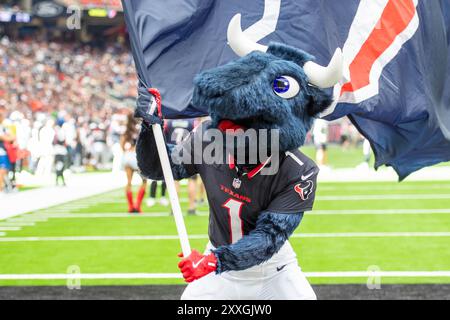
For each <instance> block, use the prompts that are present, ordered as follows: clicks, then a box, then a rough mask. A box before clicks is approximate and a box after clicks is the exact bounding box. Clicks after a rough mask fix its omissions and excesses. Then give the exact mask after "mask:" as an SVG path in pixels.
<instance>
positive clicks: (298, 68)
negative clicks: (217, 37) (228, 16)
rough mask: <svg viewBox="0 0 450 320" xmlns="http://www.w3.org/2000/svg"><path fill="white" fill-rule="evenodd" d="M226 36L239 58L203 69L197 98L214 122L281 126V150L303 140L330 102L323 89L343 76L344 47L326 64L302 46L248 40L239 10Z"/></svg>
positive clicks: (214, 124)
mask: <svg viewBox="0 0 450 320" xmlns="http://www.w3.org/2000/svg"><path fill="white" fill-rule="evenodd" d="M228 41H229V44H230V46H231V48H232V49H233V50H234V51H235V52H236V54H238V55H239V56H241V59H239V60H237V61H234V62H231V63H229V64H227V65H224V66H221V67H218V68H215V69H212V70H209V71H206V72H203V73H201V74H199V75H198V76H197V77H196V78H195V80H194V84H195V90H194V96H193V104H194V105H197V106H202V107H208V108H209V113H210V116H211V118H212V122H213V126H220V125H221V123H223V122H226V123H230V122H232V123H234V124H237V125H239V126H241V127H244V128H252V129H278V130H279V134H280V149H281V151H288V150H293V149H296V148H298V147H300V146H302V145H303V144H304V141H305V137H306V134H307V132H308V131H309V129H310V128H311V126H312V123H313V121H314V117H315V116H316V115H318V114H319V113H320V112H322V111H324V110H325V109H326V108H328V107H329V106H330V104H331V102H332V97H331V94H330V93H328V92H327V91H325V90H324V89H326V88H330V87H333V86H334V85H335V84H336V83H337V82H338V81H339V80H340V79H341V77H342V65H343V63H342V52H341V51H340V49H338V50H337V51H336V53H335V55H334V56H333V59H332V60H331V62H330V64H329V66H328V67H322V66H319V65H318V64H316V63H314V62H313V59H314V58H313V57H312V56H311V55H309V54H307V53H305V52H303V51H301V50H299V49H296V48H293V47H290V46H287V45H283V44H278V43H271V44H270V45H269V47H266V46H262V45H260V44H258V43H254V42H252V41H250V40H249V39H248V38H247V37H246V36H245V34H244V33H243V32H242V29H241V16H240V15H236V16H235V17H234V18H233V19H232V20H231V22H230V25H229V28H228Z"/></svg>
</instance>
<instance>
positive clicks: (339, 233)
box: [0, 182, 450, 286]
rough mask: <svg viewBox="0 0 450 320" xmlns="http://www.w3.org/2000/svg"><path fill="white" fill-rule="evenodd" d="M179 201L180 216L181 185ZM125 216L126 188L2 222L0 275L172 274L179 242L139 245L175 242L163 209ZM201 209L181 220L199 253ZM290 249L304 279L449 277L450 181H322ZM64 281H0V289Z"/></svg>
mask: <svg viewBox="0 0 450 320" xmlns="http://www.w3.org/2000/svg"><path fill="white" fill-rule="evenodd" d="M180 197H181V199H182V207H183V209H184V210H186V205H187V203H186V198H187V195H186V192H185V188H184V187H183V188H182V192H181V195H180ZM125 210H126V202H125V197H124V194H123V191H122V190H116V191H113V192H109V193H106V194H103V195H100V196H96V197H92V198H86V199H83V200H79V201H75V202H71V203H67V204H65V205H62V206H58V207H53V208H49V209H46V210H42V211H38V212H34V213H30V214H26V215H23V216H21V217H18V218H12V219H9V220H7V221H1V222H0V234H1V232H4V233H5V234H4V235H3V236H0V278H1V276H2V275H17V274H23V275H29V274H66V273H67V270H68V268H69V267H70V266H77V268H79V269H80V270H81V272H82V273H83V274H117V273H126V274H135V273H145V274H148V273H150V274H155V273H157V274H176V273H177V272H178V269H177V262H178V258H177V257H176V255H177V253H178V252H179V251H180V247H179V242H178V240H177V239H176V237H173V238H170V239H163V238H161V237H156V238H150V239H149V238H146V239H142V237H143V236H176V234H177V233H176V228H175V224H174V221H173V218H172V217H171V216H169V215H168V212H169V209H168V208H167V207H163V206H161V205H156V206H154V207H152V208H147V207H145V213H146V214H145V215H141V216H136V215H128V214H125ZM207 211H208V207H207V206H206V205H203V206H201V207H200V208H199V213H200V215H199V216H195V217H193V216H188V217H186V225H187V229H188V233H189V235H194V238H195V239H192V240H191V245H192V247H193V248H197V249H199V250H202V249H203V248H204V246H205V245H206V243H207V239H206V234H207V226H208V217H207ZM21 223H24V224H26V225H22V226H20V225H21ZM8 224H9V225H10V226H11V225H16V226H18V227H16V228H17V230H11V231H1V228H2V227H3V228H4V227H5V226H8ZM33 224H34V225H33ZM124 236H137V238H131V239H130V238H123V237H124ZM55 237H56V238H55ZM80 237H91V238H87V239H86V238H80ZM92 237H110V238H106V239H105V238H92ZM50 240H56V241H50ZM99 240H101V241H99ZM291 243H292V245H293V247H294V249H295V251H296V252H297V254H298V257H299V261H300V264H301V266H302V268H303V270H304V271H305V272H307V273H316V272H317V273H321V272H347V271H352V272H359V271H367V270H368V268H374V269H376V270H381V271H409V272H414V271H427V272H433V271H450V250H449V248H450V182H403V183H400V184H399V183H380V182H378V183H321V184H319V188H318V195H317V200H316V205H315V209H314V211H313V212H311V213H308V214H306V215H305V217H304V220H303V222H302V224H301V226H300V227H299V229H298V230H297V231H296V232H295V236H294V237H293V238H292V239H291ZM413 275H414V274H413ZM13 278H14V277H13ZM69 281H70V280H69ZM310 281H311V282H312V283H313V284H344V283H355V284H364V283H366V282H367V277H339V276H333V277H324V276H323V275H319V276H318V277H311V278H310ZM66 283H67V280H17V279H8V280H0V286H13V285H65V284H66ZM182 283H183V282H182V280H181V279H176V278H169V279H160V278H158V279H108V280H104V279H95V280H82V284H83V285H138V284H182ZM382 283H385V284H388V283H394V284H404V283H408V284H409V283H411V284H417V283H450V277H447V276H445V277H424V276H409V277H386V278H382Z"/></svg>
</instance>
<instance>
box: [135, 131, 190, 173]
mask: <svg viewBox="0 0 450 320" xmlns="http://www.w3.org/2000/svg"><path fill="white" fill-rule="evenodd" d="M173 148H174V145H171V144H167V151H168V153H169V155H170V154H171V151H172V149H173ZM136 156H137V161H138V167H139V170H140V173H141V175H142V176H143V177H145V178H147V179H151V180H164V175H163V172H162V168H161V162H160V160H159V155H158V152H157V147H156V141H155V137H154V135H153V131H152V130H151V128H150V127H148V125H146V124H143V125H142V129H141V132H140V134H139V138H138V141H137V146H136ZM169 160H170V161H171V163H170V165H171V167H172V172H173V177H174V179H175V180H182V179H186V178H189V177H190V176H192V174H189V173H188V172H187V170H186V168H185V167H184V166H183V165H177V164H174V163H173V162H172V158H171V157H170V156H169Z"/></svg>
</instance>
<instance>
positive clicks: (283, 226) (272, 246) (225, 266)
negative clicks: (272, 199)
mask: <svg viewBox="0 0 450 320" xmlns="http://www.w3.org/2000/svg"><path fill="white" fill-rule="evenodd" d="M302 218H303V213H298V214H284V213H273V212H263V213H261V215H260V216H259V218H258V221H257V222H256V227H255V229H254V230H253V231H251V232H250V233H249V234H248V235H246V236H244V237H243V238H242V239H241V240H239V241H238V242H236V243H234V244H231V245H228V246H222V247H219V248H217V249H216V250H214V251H213V253H214V254H215V256H216V258H217V261H218V267H217V271H216V272H217V273H222V272H226V271H239V270H245V269H248V268H251V267H253V266H256V265H259V264H261V263H263V262H266V261H268V260H269V259H270V258H272V257H273V255H274V254H275V253H277V252H278V251H279V250H280V249H281V247H282V246H283V245H284V243H285V242H286V240H287V239H288V238H289V237H290V236H291V235H292V233H293V232H294V230H295V229H296V228H297V227H298V226H299V224H300V222H301V220H302Z"/></svg>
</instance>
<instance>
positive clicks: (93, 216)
mask: <svg viewBox="0 0 450 320" xmlns="http://www.w3.org/2000/svg"><path fill="white" fill-rule="evenodd" d="M37 216H38V217H45V218H49V219H97V218H161V217H169V216H170V214H169V213H168V212H167V213H162V212H161V213H143V214H137V215H131V214H129V213H43V214H37Z"/></svg>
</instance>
